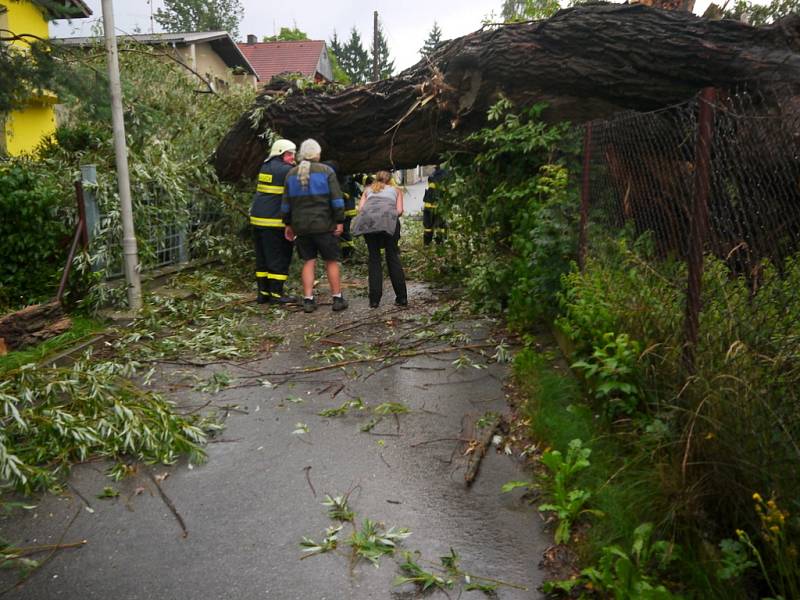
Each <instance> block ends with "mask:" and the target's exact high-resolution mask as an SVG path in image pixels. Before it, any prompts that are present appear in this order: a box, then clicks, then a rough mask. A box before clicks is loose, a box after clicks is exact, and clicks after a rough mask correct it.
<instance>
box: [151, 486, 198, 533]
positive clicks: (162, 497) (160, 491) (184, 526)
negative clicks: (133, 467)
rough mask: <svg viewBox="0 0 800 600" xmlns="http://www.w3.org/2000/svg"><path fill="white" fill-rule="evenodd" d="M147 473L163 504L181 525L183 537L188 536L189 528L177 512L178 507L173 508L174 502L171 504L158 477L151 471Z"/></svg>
mask: <svg viewBox="0 0 800 600" xmlns="http://www.w3.org/2000/svg"><path fill="white" fill-rule="evenodd" d="M147 475H148V477H149V478H150V481H152V482H153V485H155V486H156V489H157V490H158V495H159V496H161V499H162V500H163V501H164V504H166V505H167V508H169V510H170V511H171V512H172V514H173V515H174V516H175V519H176V520H177V521H178V525H180V526H181V529H182V530H183V537H184V538H186V537H189V530H188V529H187V528H186V523H185V522H184V520H183V517H182V516H181V514H180V513H179V512H178V509H177V508H175V504H173V502H172V500H171V499H170V497H169V496H167V494H166V492H164V490H163V489H162V487H161V484H160V483H158V479H156V477H155V476H154V475H153V473H152V472H150V471H149V470H148V471H147Z"/></svg>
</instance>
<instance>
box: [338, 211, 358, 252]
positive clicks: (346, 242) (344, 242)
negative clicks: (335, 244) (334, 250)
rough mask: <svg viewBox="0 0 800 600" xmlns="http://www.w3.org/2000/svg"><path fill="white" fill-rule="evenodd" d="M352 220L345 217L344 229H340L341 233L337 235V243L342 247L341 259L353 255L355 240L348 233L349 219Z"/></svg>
mask: <svg viewBox="0 0 800 600" xmlns="http://www.w3.org/2000/svg"><path fill="white" fill-rule="evenodd" d="M352 220H353V218H352V217H345V220H344V230H343V231H342V235H340V236H339V245H340V246H341V247H342V259H343V260H347V259H348V258H350V257H351V256H353V251H354V250H355V247H354V245H355V240H354V239H353V236H352V235H351V234H350V221H352Z"/></svg>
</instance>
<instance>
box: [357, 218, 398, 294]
mask: <svg viewBox="0 0 800 600" xmlns="http://www.w3.org/2000/svg"><path fill="white" fill-rule="evenodd" d="M364 240H365V241H366V242H367V249H368V250H369V301H370V304H377V303H379V302H380V301H381V296H382V295H383V267H382V266H381V249H384V250H385V251H386V266H387V267H388V268H389V279H391V281H392V288H393V289H394V295H395V301H396V302H400V303H405V302H407V301H408V293H407V292H406V275H405V273H403V265H402V264H401V263H400V248H399V247H398V246H397V243H398V242H399V241H400V221H398V222H397V229H395V232H394V235H389V234H388V233H385V232H380V233H365V234H364Z"/></svg>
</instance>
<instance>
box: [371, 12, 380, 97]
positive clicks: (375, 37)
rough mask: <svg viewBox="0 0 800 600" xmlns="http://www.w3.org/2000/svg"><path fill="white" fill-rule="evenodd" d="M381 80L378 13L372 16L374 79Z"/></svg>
mask: <svg viewBox="0 0 800 600" xmlns="http://www.w3.org/2000/svg"><path fill="white" fill-rule="evenodd" d="M380 78H381V69H380V66H379V65H378V11H377V10H376V11H375V12H374V13H373V14H372V79H373V81H378V80H379V79H380Z"/></svg>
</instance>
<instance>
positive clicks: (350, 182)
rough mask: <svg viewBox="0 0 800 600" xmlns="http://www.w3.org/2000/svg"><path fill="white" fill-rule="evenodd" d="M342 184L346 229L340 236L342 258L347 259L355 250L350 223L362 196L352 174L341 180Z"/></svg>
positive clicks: (356, 212)
mask: <svg viewBox="0 0 800 600" xmlns="http://www.w3.org/2000/svg"><path fill="white" fill-rule="evenodd" d="M340 183H341V186H342V196H343V197H344V231H343V232H342V235H341V236H340V237H339V244H340V245H341V248H342V258H343V259H344V260H347V259H348V258H350V257H351V256H352V255H353V252H354V251H355V240H354V239H353V236H352V235H350V223H351V222H352V220H353V218H354V217H355V216H356V215H357V214H358V208H356V205H357V203H358V200H359V198H360V197H361V188H359V186H358V183H356V181H355V179H354V178H353V177H351V176H349V175H348V176H347V177H345V178H344V180H343V181H341V182H340Z"/></svg>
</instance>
